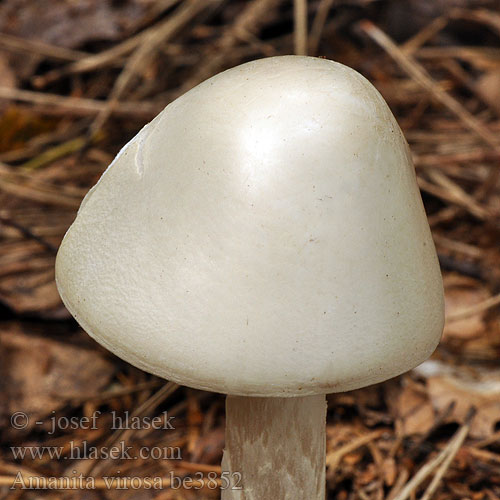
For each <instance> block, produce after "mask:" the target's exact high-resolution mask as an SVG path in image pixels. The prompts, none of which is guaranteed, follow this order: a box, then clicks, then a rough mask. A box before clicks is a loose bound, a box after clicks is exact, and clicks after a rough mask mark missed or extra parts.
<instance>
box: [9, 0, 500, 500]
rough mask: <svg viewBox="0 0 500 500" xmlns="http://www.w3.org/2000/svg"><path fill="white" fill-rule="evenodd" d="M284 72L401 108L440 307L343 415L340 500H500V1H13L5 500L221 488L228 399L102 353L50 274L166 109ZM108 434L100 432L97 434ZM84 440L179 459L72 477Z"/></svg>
mask: <svg viewBox="0 0 500 500" xmlns="http://www.w3.org/2000/svg"><path fill="white" fill-rule="evenodd" d="M290 53H302V54H305V53H307V54H309V55H315V56H319V57H326V58H329V59H333V60H336V61H339V62H342V63H344V64H347V65H349V66H351V67H353V68H355V69H356V70H358V71H359V72H360V73H362V74H363V75H364V76H366V77H367V78H369V79H370V81H371V82H373V84H374V85H375V86H376V87H377V88H378V90H379V91H380V92H381V93H382V95H383V96H384V97H385V99H386V100H387V102H388V104H389V106H390V107H391V109H392V111H393V113H394V114H395V115H396V117H397V119H398V121H399V123H400V125H401V127H402V129H403V131H404V133H405V135H406V137H407V139H408V141H409V143H410V146H411V150H412V153H413V157H414V161H415V166H416V171H417V177H418V182H419V185H420V188H421V191H422V196H423V199H424V203H425V207H426V210H427V214H428V217H429V222H430V225H431V228H432V231H433V236H434V240H435V243H436V247H437V251H438V254H439V259H440V262H441V266H442V271H443V276H444V283H445V292H446V306H447V309H446V315H447V323H446V328H445V332H444V336H443V340H442V343H441V345H440V346H439V348H438V350H437V351H436V353H435V354H434V356H433V358H432V359H431V360H430V361H428V362H426V363H424V364H423V365H421V366H420V367H419V368H417V369H416V370H413V371H412V372H411V373H409V374H406V375H404V376H402V377H399V378H397V379H394V380H390V381H388V382H386V383H384V384H380V385H377V386H373V387H370V388H367V389H363V390H359V391H355V392H352V393H346V394H338V395H331V396H329V412H328V427H327V465H328V469H327V481H328V494H329V498H332V499H333V498H336V499H341V500H343V499H346V500H347V499H358V498H359V499H361V500H368V499H370V500H382V499H388V500H404V499H405V498H423V499H424V500H429V498H431V497H432V498H436V499H443V500H444V499H447V500H448V499H471V500H483V499H485V500H497V499H499V498H500V363H499V361H500V316H499V312H500V308H499V306H500V183H499V177H500V2H499V1H498V0H379V1H377V0H309V1H308V2H306V1H304V0H297V1H296V2H295V3H294V2H293V0H231V1H229V0H122V1H116V0H38V1H28V0H3V1H2V2H1V3H0V498H9V499H10V498H29V499H31V498H33V499H35V498H76V499H80V498H82V499H83V498H85V499H94V498H95V499H102V498H110V499H115V498H140V499H142V498H144V499H149V498H161V499H174V500H178V499H214V498H218V497H219V494H220V493H219V491H218V490H217V489H214V488H209V487H207V486H206V487H204V488H202V489H198V490H195V489H193V488H180V489H179V488H169V487H168V481H166V482H165V483H164V486H165V488H164V489H162V490H157V489H156V490H155V489H153V488H150V489H147V488H140V489H134V488H127V489H124V490H118V491H117V490H116V489H115V488H113V487H111V488H108V487H106V485H105V484H103V482H102V481H100V482H99V481H98V482H97V483H96V484H95V488H92V489H88V490H83V489H76V490H74V491H56V490H54V489H51V490H48V491H26V490H21V489H18V488H17V489H11V487H12V485H13V484H14V482H15V481H16V478H17V480H18V482H17V486H20V484H19V474H21V475H22V477H23V478H26V477H32V476H37V477H42V478H51V477H75V476H77V475H80V474H82V475H83V476H92V477H96V478H100V477H102V476H127V477H138V478H144V477H147V476H149V477H162V478H167V477H168V474H169V473H170V472H171V471H174V472H175V475H177V476H179V477H193V478H194V477H196V474H198V473H200V472H201V473H205V474H208V473H210V472H215V473H220V467H219V464H220V459H221V455H222V449H223V445H224V398H223V396H221V395H218V394H210V393H204V392H201V391H196V390H191V389H186V388H184V387H178V386H176V385H174V384H167V385H165V382H164V381H162V380H160V379H158V378H156V377H153V376H151V375H148V374H145V373H143V372H141V371H140V370H137V369H135V368H133V367H131V366H130V365H128V364H126V363H124V362H123V361H121V360H119V359H118V358H116V357H114V356H113V355H111V354H110V353H108V352H107V351H105V350H104V349H102V348H100V347H99V346H98V345H97V344H96V343H95V342H93V341H92V340H91V339H90V338H89V337H87V335H86V334H85V333H84V332H83V331H82V330H81V329H79V328H78V326H77V325H76V323H75V322H74V321H73V320H72V319H71V317H70V315H69V313H68V312H67V311H66V310H65V308H64V307H63V305H62V303H61V301H60V299H59V297H58V294H57V291H56V287H55V284H54V259H55V254H56V251H57V248H58V245H59V243H60V241H61V239H62V236H63V235H64V232H65V231H66V229H67V228H68V226H69V225H70V224H71V222H72V220H73V219H74V217H75V214H76V210H77V208H78V206H79V204H80V201H81V199H82V197H83V196H84V194H85V193H86V192H87V190H88V189H89V188H90V187H91V186H92V185H93V184H94V183H95V182H96V181H97V180H98V178H99V176H100V175H101V173H102V172H103V171H104V169H105V168H106V167H107V165H108V164H109V163H110V162H111V160H112V159H113V157H114V155H115V154H116V153H117V152H118V151H119V149H120V148H121V147H122V146H123V145H124V144H125V143H126V142H127V141H128V140H129V139H130V138H132V137H133V136H134V135H135V134H136V133H137V131H138V130H139V129H140V128H141V127H142V126H143V125H144V124H146V123H147V122H148V121H150V120H151V119H152V118H153V117H154V116H155V115H156V114H157V113H158V112H159V111H161V110H162V109H163V107H164V106H165V105H166V104H168V103H169V102H171V101H172V100H173V99H175V98H176V97H177V96H179V95H181V94H182V93H184V92H186V91H187V90H189V89H190V88H192V87H193V86H195V85H196V84H198V83H200V82H201V81H203V80H205V79H206V78H208V77H210V76H212V75H214V74H216V73H218V72H220V71H222V70H224V69H227V68H229V67H232V66H235V65H237V64H240V63H242V62H245V61H249V60H252V59H256V58H262V57H267V56H273V55H280V54H290ZM96 412H101V413H100V414H98V413H96ZM112 412H115V414H116V415H123V414H124V412H129V415H131V416H135V417H139V418H143V417H154V416H160V417H161V418H162V419H164V421H165V422H167V421H168V417H167V416H166V415H167V413H168V415H169V416H175V420H174V421H173V422H175V425H174V426H173V427H174V428H173V429H168V430H155V429H144V428H142V429H135V430H134V429H129V430H126V431H119V430H112V429H111V427H112V415H113V414H112ZM165 412H167V413H165ZM16 415H17V417H16V418H13V416H16ZM23 415H25V416H23ZM93 415H96V416H97V415H98V424H97V425H95V426H90V425H88V424H87V425H85V422H86V420H85V418H89V419H90V418H91V417H92V416H93ZM70 419H74V420H70ZM54 422H57V425H55V424H54ZM71 422H73V423H74V424H75V425H70V423H71ZM90 422H92V421H91V420H90ZM89 427H93V428H89ZM85 443H86V444H87V445H88V446H89V447H90V446H95V447H97V448H99V447H103V446H108V447H109V446H112V445H117V444H119V443H125V444H126V445H127V446H130V447H131V448H132V450H134V451H136V450H138V449H139V448H140V447H143V446H150V447H151V446H156V447H160V448H162V449H168V448H169V447H170V448H171V449H172V452H173V453H174V454H175V456H171V457H165V456H161V457H154V456H147V457H140V458H139V459H135V460H128V459H126V458H125V459H118V460H115V459H113V458H112V457H104V456H102V455H99V456H90V455H88V454H85V453H82V456H81V457H80V458H78V457H76V458H75V456H72V457H69V459H68V456H67V454H68V453H69V451H70V449H71V448H72V447H73V448H78V447H82V446H84V445H85ZM43 447H45V448H43ZM44 449H46V450H54V449H56V450H61V452H62V455H61V456H60V457H57V456H49V454H48V453H45V452H40V450H44ZM20 450H21V451H20ZM22 450H24V452H23V451H22ZM26 450H27V451H26ZM32 450H38V451H35V452H34V453H33V451H32ZM176 450H178V453H177V452H176ZM178 455H179V456H178ZM118 471H119V472H118Z"/></svg>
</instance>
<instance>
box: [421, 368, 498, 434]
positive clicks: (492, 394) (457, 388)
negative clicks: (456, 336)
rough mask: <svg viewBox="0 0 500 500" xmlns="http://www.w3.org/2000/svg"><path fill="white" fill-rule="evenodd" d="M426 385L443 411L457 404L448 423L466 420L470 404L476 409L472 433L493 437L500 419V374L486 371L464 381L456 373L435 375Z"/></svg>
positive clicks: (432, 397) (438, 408) (438, 409)
mask: <svg viewBox="0 0 500 500" xmlns="http://www.w3.org/2000/svg"><path fill="white" fill-rule="evenodd" d="M427 388H428V393H429V397H430V398H431V401H432V404H433V406H434V408H435V409H436V410H437V411H438V412H444V411H445V410H446V409H447V408H448V407H449V405H450V404H451V403H454V408H453V411H452V413H451V414H450V415H449V417H448V418H447V421H449V422H457V423H459V424H462V423H464V422H465V419H466V416H467V413H468V412H469V409H470V408H471V406H473V407H475V408H476V410H477V413H476V415H475V416H474V419H473V420H472V424H471V430H470V435H471V436H472V437H475V438H479V439H483V438H486V437H488V436H491V434H492V433H493V431H494V429H495V425H496V424H497V423H498V422H500V373H499V372H498V371H496V372H494V373H485V374H483V375H478V377H477V378H475V379H470V380H465V379H459V378H456V377H455V376H453V375H451V374H450V375H447V374H444V375H436V376H432V377H429V378H428V379H427Z"/></svg>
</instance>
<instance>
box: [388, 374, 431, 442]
mask: <svg viewBox="0 0 500 500" xmlns="http://www.w3.org/2000/svg"><path fill="white" fill-rule="evenodd" d="M390 392H391V393H392V394H389V398H388V404H389V406H390V407H391V413H392V414H394V415H395V416H396V418H397V419H398V420H399V423H400V429H399V431H400V433H401V434H402V435H404V436H408V435H411V434H425V433H426V432H428V431H429V429H431V428H432V426H433V425H434V418H435V412H434V409H433V407H432V404H431V402H430V400H429V398H428V396H427V394H426V393H425V392H424V391H423V390H419V389H418V388H417V387H415V385H414V384H406V385H404V386H403V387H397V388H393V389H392V390H391V391H390Z"/></svg>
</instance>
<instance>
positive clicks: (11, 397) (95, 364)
mask: <svg viewBox="0 0 500 500" xmlns="http://www.w3.org/2000/svg"><path fill="white" fill-rule="evenodd" d="M31 333H32V332H31ZM31 333H30V332H29V331H28V332H26V331H24V330H23V329H22V327H21V326H20V324H19V323H17V324H14V323H8V324H6V325H4V326H3V328H2V330H0V353H1V354H0V356H1V359H0V361H1V363H0V381H1V382H0V384H1V391H0V396H1V400H0V424H1V425H0V427H1V428H3V429H4V430H5V432H6V434H7V435H9V436H11V437H19V435H20V431H18V430H17V431H16V430H15V429H13V428H12V427H11V426H10V425H9V419H10V416H11V415H12V414H13V413H15V412H23V413H26V414H27V415H29V424H28V425H27V426H26V428H25V429H23V432H27V431H29V430H30V429H32V428H33V427H34V426H35V422H36V421H37V420H38V419H40V418H42V417H43V416H46V415H50V413H51V412H52V411H57V410H58V409H60V408H61V407H62V406H63V405H64V404H66V401H65V400H64V399H62V398H61V396H60V395H61V394H69V393H72V394H74V393H79V392H81V393H83V394H93V393H95V392H97V391H99V390H100V389H101V388H103V387H104V386H105V385H107V384H108V383H109V380H110V378H111V376H112V374H113V370H114V367H113V364H112V363H111V362H109V361H107V360H106V359H104V358H103V357H102V355H101V354H99V353H98V352H96V351H91V350H87V349H85V348H82V347H76V346H72V345H68V344H63V343H61V342H57V341H55V340H52V339H50V338H48V337H41V336H37V335H33V334H31Z"/></svg>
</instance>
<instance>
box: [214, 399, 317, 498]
mask: <svg viewBox="0 0 500 500" xmlns="http://www.w3.org/2000/svg"><path fill="white" fill-rule="evenodd" d="M325 427H326V397H325V395H324V394H321V395H319V396H306V397H294V398H253V397H244V396H227V399H226V446H225V450H224V456H223V458H222V470H223V472H224V473H225V474H223V476H222V477H223V478H224V476H226V478H228V479H229V480H230V482H231V485H230V486H229V487H228V488H225V486H226V485H225V484H224V479H223V490H222V497H221V498H222V500H284V499H287V500H303V499H305V498H307V499H308V500H324V498H325V447H326V436H325ZM238 486H241V487H242V489H236V488H237V487H238Z"/></svg>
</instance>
